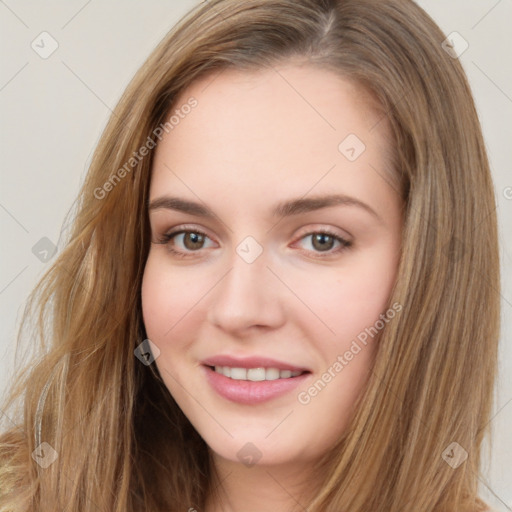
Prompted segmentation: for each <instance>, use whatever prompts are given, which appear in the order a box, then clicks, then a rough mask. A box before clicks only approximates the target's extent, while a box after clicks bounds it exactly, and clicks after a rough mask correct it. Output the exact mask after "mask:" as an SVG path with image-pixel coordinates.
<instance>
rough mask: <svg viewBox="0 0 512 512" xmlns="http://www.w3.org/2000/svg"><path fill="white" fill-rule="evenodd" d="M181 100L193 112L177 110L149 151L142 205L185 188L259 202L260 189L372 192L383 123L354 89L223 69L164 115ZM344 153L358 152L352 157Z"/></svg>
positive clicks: (295, 74)
mask: <svg viewBox="0 0 512 512" xmlns="http://www.w3.org/2000/svg"><path fill="white" fill-rule="evenodd" d="M190 98H194V99H195V100H196V101H197V105H196V106H195V108H193V109H184V111H185V110H186V111H187V112H188V113H187V114H186V115H185V114H183V113H181V116H180V119H179V123H178V124H176V125H175V126H174V127H173V129H172V130H171V131H170V132H169V133H168V134H166V135H165V136H164V138H163V140H162V141H161V142H159V144H158V146H157V148H156V155H155V160H154V165H153V174H152V180H151V190H150V195H151V196H152V197H154V196H155V195H157V194H159V193H166V192H169V191H170V189H171V188H172V187H174V186H176V187H178V188H179V189H183V185H184V184H186V183H188V184H190V187H193V189H194V190H197V191H198V192H199V191H201V192H208V191H209V190H210V191H211V190H215V191H217V192H219V191H220V189H222V192H223V193H225V194H226V195H227V194H228V193H229V191H231V193H232V194H240V193H244V192H245V191H247V192H250V193H251V194H252V196H255V195H257V194H260V195H263V197H262V199H263V198H264V197H266V194H268V193H269V192H270V191H273V193H275V194H277V193H278V192H279V191H280V192H281V195H283V194H284V193H285V192H289V194H290V195H293V194H295V195H297V194H299V195H304V194H306V193H307V192H308V189H311V188H313V187H315V192H323V191H326V189H330V188H332V187H338V188H339V186H340V184H341V185H343V184H345V185H346V186H347V187H348V188H352V190H351V191H352V192H353V193H356V194H357V193H361V192H362V189H364V188H368V186H369V182H368V179H370V181H371V182H373V183H374V184H375V183H376V182H379V186H382V183H383V181H382V177H379V176H378V174H376V172H375V170H372V168H376V169H377V171H378V172H379V171H381V172H383V173H385V172H386V171H388V170H389V169H387V167H388V166H389V165H388V158H387V154H388V153H389V151H390V147H389V141H388V138H389V137H388V132H387V124H386V122H383V121H382V117H381V114H380V113H379V112H378V110H376V109H375V108H372V105H371V98H370V97H369V95H368V94H367V93H366V92H365V91H364V90H363V89H362V88H361V87H358V85H357V84H354V83H352V82H350V81H348V80H347V79H344V78H342V77H340V76H339V75H337V74H335V73H333V72H331V71H327V70H322V69H319V68H317V67H312V66H305V65H303V66H298V65H284V66H281V67H276V68H273V69H265V70H259V71H254V72H247V71H240V70H232V69H226V70H223V71H221V72H220V73H217V74H214V75H208V76H206V77H204V78H202V79H200V80H198V81H196V82H194V83H193V84H192V85H191V86H189V87H188V88H187V89H185V90H184V91H183V92H182V93H181V95H180V97H179V98H178V99H177V101H176V102H175V104H174V106H173V109H172V111H171V112H170V113H169V116H170V115H172V114H173V113H175V112H176V110H178V111H179V110H180V106H182V105H184V104H186V103H187V101H189V99H190ZM345 141H348V142H347V143H346V142H345ZM347 149H348V150H349V153H347V152H346V151H347ZM352 149H354V151H355V152H356V153H359V152H361V151H362V152H361V153H360V156H358V157H357V158H356V159H353V156H354V151H352V154H351V153H350V151H351V150H352ZM347 156H348V157H352V158H347ZM356 156H357V154H356ZM171 171H172V172H171ZM180 177H181V178H183V179H182V180H180ZM180 181H181V183H180ZM284 185H286V189H284V188H283V186H284ZM190 187H189V188H190ZM242 189H243V190H242ZM358 189H359V190H358ZM188 194H189V195H190V190H189V191H188Z"/></svg>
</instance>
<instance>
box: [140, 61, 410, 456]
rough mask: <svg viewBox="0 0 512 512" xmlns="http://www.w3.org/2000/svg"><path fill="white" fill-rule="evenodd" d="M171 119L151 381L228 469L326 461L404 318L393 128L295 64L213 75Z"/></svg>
mask: <svg viewBox="0 0 512 512" xmlns="http://www.w3.org/2000/svg"><path fill="white" fill-rule="evenodd" d="M191 98H194V99H191ZM187 102H188V104H189V105H194V108H181V107H182V106H184V105H186V104H187ZM196 102H197V103H196ZM175 110H178V112H177V113H176V112H175ZM173 114H174V115H175V116H176V117H175V118H174V120H173V121H172V123H171V124H169V125H168V127H169V126H172V129H169V130H168V133H167V134H166V135H165V137H163V139H162V141H161V142H159V143H158V146H157V148H156V150H155V151H156V154H155V159H154V164H153V170H152V179H151V187H150V198H149V199H150V209H149V215H150V221H151V230H152V242H153V243H152V244H151V249H150V252H149V256H148V260H147V264H146V268H145V272H144V279H143V286H142V304H143V315H144V323H145V327H146V331H147V335H148V338H149V339H150V340H151V341H152V343H153V344H154V345H155V346H156V347H157V348H158V350H155V355H158V357H157V358H156V361H155V363H153V364H156V365H157V367H158V369H159V372H160V374H161V376H162V378H163V380H164V382H165V384H166V386H167V388H168V389H169V391H170V393H171V394H172V396H173V397H174V399H175V400H176V402H177V403H178V404H179V406H180V407H181V409H182V410H183V412H184V413H185V415H186V416H187V417H188V418H189V420H190V421H191V423H192V424H193V425H194V427H195V428H196V429H197V431H198V432H199V433H200V435H201V436H202V437H203V438H204V440H205V441H206V442H207V444H208V445H209V446H210V448H211V449H212V450H213V451H214V453H215V454H216V456H217V457H221V458H222V459H224V460H229V461H233V462H240V463H244V464H246V465H248V466H250V465H251V464H253V463H255V462H258V463H259V464H284V463H287V462H293V463H296V462H300V461H309V462H310V461H311V460H312V459H316V458H318V457H319V456H321V455H322V454H324V453H325V452H326V451H327V450H328V449H329V448H330V447H331V446H332V445H333V443H334V442H335V441H336V440H337V439H338V438H339V437H340V436H341V435H342V433H343V431H344V429H345V428H346V425H347V422H348V420H349V419H350V416H351V414H352V413H353V410H354V405H355V401H356V398H357V396H358V395H359V393H360V392H361V390H362V388H363V386H364V384H365V382H366V380H367V378H368V374H369V369H370V367H371V364H372V360H373V357H374V355H375V351H376V349H377V340H378V338H379V333H380V330H381V329H382V327H383V325H385V324H386V323H389V322H392V321H393V320H392V318H393V316H395V310H394V309H393V308H391V309H390V310H389V309H388V299H389V296H390V292H391V289H392V287H393V284H394V282H395V278H396V270H397V265H398V260H399V250H400V240H401V213H400V207H401V203H400V199H399V195H398V193H397V191H396V190H395V189H394V187H393V186H392V185H391V184H390V183H391V181H390V179H389V172H390V168H389V166H390V164H389V160H388V157H389V151H390V149H391V148H390V147H389V136H388V132H387V130H388V127H387V125H386V122H385V121H384V120H383V119H382V117H381V116H380V115H379V114H377V113H376V112H375V111H374V110H372V109H371V108H369V106H368V102H367V101H366V100H365V97H364V96H362V93H361V90H360V89H357V88H356V87H355V86H354V85H352V84H351V83H350V82H348V81H346V80H344V79H342V78H340V77H338V76H337V75H335V74H333V73H331V72H328V71H322V70H319V69H318V68H313V67H309V66H304V67H300V66H298V65H292V64H289V65H286V66H282V67H280V68H278V69H277V70H276V71H274V70H272V71H266V70H265V71H260V72H257V73H247V72H240V71H234V70H225V71H223V72H221V73H220V74H218V75H215V76H209V77H207V78H205V79H202V80H200V81H198V82H195V83H194V84H193V85H192V86H191V87H189V88H188V89H187V90H186V91H185V92H183V93H182V95H181V97H180V99H179V100H178V102H177V103H176V106H175V107H174V109H173ZM213 367H216V368H217V369H216V370H215V369H213ZM224 367H227V368H224ZM292 371H293V373H291V375H290V372H292ZM304 371H305V372H306V373H301V374H300V375H297V373H299V372H304ZM262 379H265V380H262Z"/></svg>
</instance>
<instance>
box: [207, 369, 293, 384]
mask: <svg viewBox="0 0 512 512" xmlns="http://www.w3.org/2000/svg"><path fill="white" fill-rule="evenodd" d="M215 371H216V372H217V373H220V374H221V375H224V376H225V377H229V378H231V379H233V380H251V381H254V382H258V381H262V380H277V379H289V378H290V377H297V375H300V374H301V373H302V372H299V371H297V372H292V371H290V370H279V369H278V368H231V367H229V366H216V367H215Z"/></svg>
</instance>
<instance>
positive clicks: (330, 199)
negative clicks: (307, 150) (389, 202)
mask: <svg viewBox="0 0 512 512" xmlns="http://www.w3.org/2000/svg"><path fill="white" fill-rule="evenodd" d="M332 206H356V207H358V208H361V209H363V210H365V211H366V212H368V213H370V214H371V215H372V216H374V217H375V218H376V219H377V220H379V221H381V222H382V219H381V217H380V216H379V215H378V214H377V212H376V211H375V210H374V209H373V208H372V207H371V206H369V205H367V204H366V203H363V202H362V201H360V200H359V199H356V198H355V197H350V196H347V195H344V194H330V195H324V196H316V197H309V198H305V197H301V198H298V199H291V200H287V201H283V202H280V203H278V204H277V205H276V206H274V208H273V209H272V215H273V216H275V217H291V216H293V215H299V214H301V213H308V212H312V211H316V210H320V209H322V208H329V207H332ZM162 208H163V209H167V210H176V211H179V212H183V213H188V214H189V215H194V216H196V217H205V218H210V219H213V218H216V217H217V216H216V215H215V214H214V213H213V212H212V210H210V209H209V208H208V207H207V206H206V205H204V204H201V203H197V202H195V201H189V200H187V199H182V198H179V197H171V196H161V197H157V198H156V199H153V200H152V201H151V202H150V203H149V205H148V209H149V211H153V210H159V209H162Z"/></svg>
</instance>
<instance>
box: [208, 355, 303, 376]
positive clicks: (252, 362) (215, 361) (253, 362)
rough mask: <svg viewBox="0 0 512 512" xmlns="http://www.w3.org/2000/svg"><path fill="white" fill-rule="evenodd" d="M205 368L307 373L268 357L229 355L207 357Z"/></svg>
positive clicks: (299, 367) (300, 367)
mask: <svg viewBox="0 0 512 512" xmlns="http://www.w3.org/2000/svg"><path fill="white" fill-rule="evenodd" d="M203 364H204V365H206V366H229V367H231V368H277V369H278V370H290V371H292V372H298V371H300V372H309V371H310V370H308V369H307V368H305V367H302V366H295V365H293V364H289V363H285V362H283V361H278V360H277V359H271V358H269V357H260V356H251V357H240V358H239V357H233V356H229V355H218V356H213V357H209V358H208V359H205V360H204V361H203Z"/></svg>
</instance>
